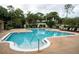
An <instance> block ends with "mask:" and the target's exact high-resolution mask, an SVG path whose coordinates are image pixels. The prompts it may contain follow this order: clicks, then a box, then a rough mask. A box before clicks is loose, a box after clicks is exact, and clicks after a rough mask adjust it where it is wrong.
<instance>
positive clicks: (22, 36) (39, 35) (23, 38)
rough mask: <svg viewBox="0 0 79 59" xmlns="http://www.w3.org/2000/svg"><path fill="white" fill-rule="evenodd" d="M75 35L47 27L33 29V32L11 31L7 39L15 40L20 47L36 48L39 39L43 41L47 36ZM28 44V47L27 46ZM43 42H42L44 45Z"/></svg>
mask: <svg viewBox="0 0 79 59" xmlns="http://www.w3.org/2000/svg"><path fill="white" fill-rule="evenodd" d="M66 35H73V34H70V33H64V32H57V31H48V30H45V29H32V32H20V33H11V34H10V35H9V36H7V37H6V40H7V41H12V42H15V43H16V44H17V45H18V46H19V47H20V48H28V47H31V46H32V45H33V46H32V47H31V48H36V47H37V42H38V39H39V41H40V42H41V41H42V40H43V39H44V38H45V37H51V36H66ZM26 45H27V47H25V46H26ZM42 45H43V44H41V46H42Z"/></svg>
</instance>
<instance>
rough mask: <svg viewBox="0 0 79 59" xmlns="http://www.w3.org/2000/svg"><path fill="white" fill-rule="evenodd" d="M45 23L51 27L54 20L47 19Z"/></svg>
mask: <svg viewBox="0 0 79 59" xmlns="http://www.w3.org/2000/svg"><path fill="white" fill-rule="evenodd" d="M46 24H47V25H48V27H50V28H52V26H54V25H55V22H54V21H51V20H49V21H47V22H46Z"/></svg>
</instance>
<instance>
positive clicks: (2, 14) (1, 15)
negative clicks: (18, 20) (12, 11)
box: [0, 6, 8, 21]
mask: <svg viewBox="0 0 79 59" xmlns="http://www.w3.org/2000/svg"><path fill="white" fill-rule="evenodd" d="M7 18H8V11H7V9H6V8H4V7H2V6H0V19H2V20H4V21H7Z"/></svg>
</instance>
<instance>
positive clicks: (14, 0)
mask: <svg viewBox="0 0 79 59" xmlns="http://www.w3.org/2000/svg"><path fill="white" fill-rule="evenodd" d="M4 1H5V2H4ZM41 1H42V0H40V2H41ZM26 2H27V1H26ZM26 2H25V1H23V0H1V1H0V5H1V6H3V7H6V6H8V5H12V6H13V7H14V8H20V9H22V10H23V11H24V13H26V14H27V13H28V11H31V12H33V13H37V12H41V13H44V14H46V13H49V12H54V11H56V12H58V14H59V15H60V17H65V10H64V5H65V4H49V3H45V4H44V3H43V4H40V3H39V4H36V3H35V4H32V3H31V2H32V1H31V2H29V4H28V3H26ZM38 2H39V1H38ZM73 5H74V6H75V8H74V10H73V12H74V13H72V14H70V17H79V5H78V4H73Z"/></svg>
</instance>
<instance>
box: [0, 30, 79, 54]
mask: <svg viewBox="0 0 79 59" xmlns="http://www.w3.org/2000/svg"><path fill="white" fill-rule="evenodd" d="M25 31H30V30H28V29H27V30H26V29H12V30H8V31H3V32H2V33H0V38H2V37H3V36H5V35H6V34H7V33H9V32H25ZM55 31H60V30H56V29H55ZM73 33H74V32H73ZM77 34H78V33H77ZM49 41H50V42H51V45H50V46H49V47H48V48H47V49H44V50H42V51H40V52H38V51H36V52H19V51H15V50H12V49H11V48H10V47H9V44H8V43H0V54H30V53H33V54H78V53H79V35H76V36H68V37H52V38H49Z"/></svg>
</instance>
